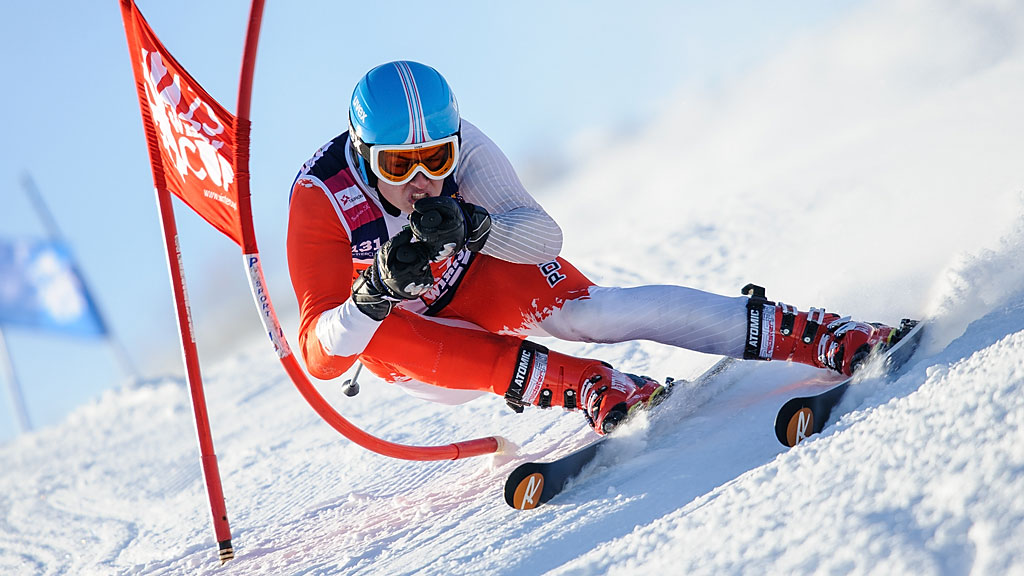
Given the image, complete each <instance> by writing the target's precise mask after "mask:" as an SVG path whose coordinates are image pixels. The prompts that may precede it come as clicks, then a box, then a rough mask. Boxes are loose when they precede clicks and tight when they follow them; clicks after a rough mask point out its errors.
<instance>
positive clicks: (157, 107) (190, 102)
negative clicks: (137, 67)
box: [142, 50, 237, 209]
mask: <svg viewBox="0 0 1024 576" xmlns="http://www.w3.org/2000/svg"><path fill="white" fill-rule="evenodd" d="M142 52H143V54H142V65H143V77H144V78H145V85H146V96H147V98H146V100H147V102H148V104H149V109H150V114H151V116H152V118H153V122H154V123H155V124H156V127H157V131H158V132H159V135H160V140H161V143H162V144H163V147H164V151H165V153H166V155H167V156H168V158H169V160H170V162H171V164H172V165H173V167H174V168H175V169H176V170H177V172H178V174H180V175H181V177H182V178H185V177H188V176H189V175H191V177H194V178H195V179H197V180H199V181H202V182H206V183H209V184H210V185H211V187H214V188H219V189H221V190H223V191H224V192H227V191H228V189H229V187H230V186H231V184H232V183H233V182H234V180H235V173H234V169H233V168H232V163H231V158H232V156H233V155H234V150H233V146H232V145H231V138H232V135H231V134H230V133H228V131H227V129H226V126H225V124H224V122H223V121H222V120H221V119H220V118H218V117H217V113H216V112H215V111H214V109H213V107H212V106H211V105H210V104H209V103H207V102H204V101H203V100H202V98H201V97H200V96H199V95H198V94H197V93H196V92H195V91H194V90H193V89H192V87H190V86H188V84H183V83H182V79H181V77H180V76H178V75H177V74H173V75H172V74H171V72H170V71H169V70H168V69H167V67H166V65H165V64H164V61H163V57H162V56H161V55H160V53H159V52H156V51H147V50H143V51H142ZM215 104H216V103H215ZM204 195H205V196H206V197H207V198H212V199H214V200H217V201H219V202H222V203H224V204H227V205H228V206H230V207H231V208H235V209H237V205H236V203H235V201H234V200H233V199H232V198H231V197H229V196H227V195H224V194H218V193H216V192H211V191H204Z"/></svg>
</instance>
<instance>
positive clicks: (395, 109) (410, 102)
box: [348, 60, 460, 187]
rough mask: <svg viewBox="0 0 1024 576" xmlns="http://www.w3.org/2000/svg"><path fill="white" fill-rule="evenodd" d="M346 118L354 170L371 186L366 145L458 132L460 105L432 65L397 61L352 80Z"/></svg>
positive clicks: (374, 179)
mask: <svg viewBox="0 0 1024 576" xmlns="http://www.w3.org/2000/svg"><path fill="white" fill-rule="evenodd" d="M348 121H349V136H350V138H351V140H352V145H353V147H354V148H355V151H356V153H357V157H358V162H359V167H358V168H359V173H360V175H361V176H362V178H363V181H364V182H366V184H367V185H369V186H371V187H375V186H376V185H377V177H376V176H375V175H374V174H373V173H372V172H371V171H370V146H373V145H375V144H420V143H423V142H430V141H431V140H439V139H441V138H446V137H448V136H452V135H455V134H459V128H460V119H459V104H458V102H456V101H455V94H453V93H452V89H451V87H450V86H448V82H447V81H446V80H445V79H444V76H441V74H440V73H439V72H438V71H437V70H434V69H433V68H431V67H430V66H426V65H424V64H420V63H418V62H411V61H408V60H399V61H396V62H388V63H387V64H381V65H380V66H377V67H376V68H374V69H373V70H370V71H369V72H367V73H366V75H365V76H363V78H362V79H361V80H360V81H359V83H358V84H356V88H355V90H353V92H352V99H351V101H350V102H349V110H348Z"/></svg>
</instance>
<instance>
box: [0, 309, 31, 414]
mask: <svg viewBox="0 0 1024 576" xmlns="http://www.w3.org/2000/svg"><path fill="white" fill-rule="evenodd" d="M0 360H2V361H3V365H4V376H5V378H6V379H7V390H8V392H9V393H10V396H11V408H12V409H13V410H14V414H15V416H17V418H18V428H19V431H20V432H28V431H29V430H31V429H32V422H31V421H30V420H29V418H28V410H27V409H26V408H25V397H24V396H22V394H21V386H20V385H19V384H18V375H17V374H16V373H15V372H14V362H12V361H11V353H10V350H9V349H8V348H7V339H6V338H4V331H3V329H0Z"/></svg>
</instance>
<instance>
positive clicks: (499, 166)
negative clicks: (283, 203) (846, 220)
mask: <svg viewBox="0 0 1024 576" xmlns="http://www.w3.org/2000/svg"><path fill="white" fill-rule="evenodd" d="M561 243H562V234H561V229H560V228H559V227H558V225H557V224H556V223H555V221H554V220H553V219H552V218H551V216H549V215H548V214H547V213H546V212H545V211H544V209H543V208H541V206H540V205H539V204H538V203H537V202H536V200H534V198H533V197H531V196H530V195H529V193H527V191H526V190H525V189H524V188H523V185H522V184H521V183H520V181H519V178H518V177H517V175H516V173H515V170H514V169H513V168H512V166H511V164H510V163H509V161H508V160H507V159H506V157H505V156H504V154H503V153H502V152H501V150H500V149H499V148H498V147H497V146H496V145H495V144H494V143H493V142H492V141H491V140H490V139H488V138H487V136H485V135H484V133H483V132H481V131H480V130H479V129H478V128H477V127H476V126H474V125H473V124H470V123H469V122H468V121H467V120H465V119H462V118H461V117H460V115H459V109H458V104H457V103H456V100H455V96H454V94H453V93H452V90H451V88H450V87H449V85H448V83H447V82H446V81H445V79H444V78H443V77H442V76H441V74H440V73H438V72H437V71H436V70H434V69H433V68H431V67H429V66H425V65H423V64H419V63H416V62H410V61H398V62H390V63H387V64H383V65H381V66H378V67H376V68H374V69H372V70H370V71H369V72H368V73H367V74H366V75H365V76H364V77H363V78H362V79H361V80H360V81H359V83H358V84H357V85H356V87H355V90H354V92H353V94H352V98H351V100H350V102H349V130H348V131H346V132H344V133H342V134H340V135H339V136H337V137H336V138H334V139H333V140H331V141H330V142H328V143H327V144H325V145H324V146H323V147H321V148H320V149H319V150H318V151H317V152H316V153H315V154H314V156H313V157H312V158H311V159H310V160H309V161H307V162H306V164H305V165H304V166H303V167H302V169H301V170H300V172H299V174H298V176H297V177H296V179H295V181H294V183H293V186H292V191H291V199H290V209H289V221H288V239H287V245H288V246H287V251H288V264H289V271H290V275H291V280H292V284H293V287H294V289H295V294H296V298H297V299H298V304H299V310H300V327H299V343H300V348H301V351H302V355H303V358H304V359H305V361H306V366H307V368H308V369H309V372H310V373H311V374H312V375H313V376H315V377H317V378H320V379H332V378H336V377H338V376H340V375H341V374H342V373H344V372H345V371H346V370H347V369H348V368H349V367H351V366H352V365H353V363H354V362H355V361H356V360H359V361H361V362H362V363H363V366H365V367H366V368H367V369H368V370H370V371H372V372H373V373H374V374H376V375H377V376H379V377H381V378H384V379H385V380H387V381H390V382H395V383H397V384H399V385H402V386H404V387H405V388H406V389H407V390H408V391H410V392H411V393H413V394H415V395H419V396H421V397H425V398H429V399H431V400H434V401H440V402H447V403H458V402H463V401H466V400H468V399H471V398H473V397H476V396H478V395H479V394H481V393H484V392H492V393H495V394H500V395H503V396H504V397H505V399H506V401H507V403H508V404H509V406H510V407H512V409H514V410H515V411H517V412H522V411H523V408H524V407H525V406H530V405H533V406H540V407H542V408H547V407H550V406H561V407H564V408H566V409H569V410H577V409H578V410H581V411H582V412H583V414H584V416H585V417H586V418H587V421H588V422H589V424H590V425H591V426H592V427H593V429H594V430H595V431H596V432H597V433H598V434H604V433H607V432H608V431H610V430H611V429H613V428H614V427H615V426H616V425H617V424H618V423H619V422H620V421H622V420H623V419H624V418H625V417H626V416H627V415H628V414H629V412H630V411H632V410H634V409H636V408H641V407H646V406H649V405H651V404H652V403H654V402H656V401H657V398H658V395H659V394H660V393H661V392H662V391H663V390H664V387H663V386H662V385H661V384H659V383H658V382H656V381H654V380H652V379H651V378H648V377H645V376H636V375H632V374H626V373H623V372H620V371H619V370H617V369H615V368H613V367H612V366H610V365H609V364H607V363H605V362H602V361H600V360H595V359H589V358H577V357H574V356H570V355H567V354H563V353H560V352H556V351H554V350H549V349H547V348H545V347H543V346H540V345H538V344H536V343H534V342H531V341H530V340H527V339H525V338H526V337H527V335H530V334H534V335H547V336H553V337H556V338H559V339H563V340H568V341H577V342H602V343H612V342H622V341H627V340H638V339H643V340H652V341H655V342H661V343H664V344H669V345H673V346H679V347H682V348H686V349H690V350H696V351H699V352H705V353H710V354H717V355H723V356H730V357H735V358H746V359H759V360H778V359H782V360H791V361H795V362H800V363H803V364H810V365H812V366H816V367H819V368H827V369H831V370H834V371H836V372H840V373H843V374H847V375H849V374H851V373H852V371H853V370H854V368H855V367H856V366H857V365H858V364H859V363H860V362H861V361H862V360H863V359H864V358H865V357H866V356H867V355H868V354H869V353H870V352H871V351H873V350H875V349H876V348H880V347H885V346H887V345H888V344H889V340H890V339H891V336H892V335H893V334H894V333H895V331H894V330H893V329H892V328H890V327H888V326H883V325H880V324H867V323H862V322H854V321H851V320H850V319H849V318H840V317H839V316H838V315H836V314H826V313H825V311H824V310H815V309H811V310H810V311H809V312H799V311H797V310H796V308H793V307H791V306H787V305H785V304H781V303H780V304H775V303H773V302H770V301H768V300H767V299H766V298H765V297H764V292H763V290H759V289H754V290H752V291H751V292H750V294H748V296H739V297H726V296H720V295H715V294H710V293H707V292H702V291H699V290H695V289H692V288H686V287H681V286H670V285H660V286H639V287H633V288H614V287H599V286H596V285H595V284H594V283H593V282H591V281H590V280H588V279H587V277H586V276H584V275H583V273H581V272H580V271H579V270H577V269H576V268H575V267H573V265H572V264H570V263H569V262H567V261H566V260H564V259H563V258H560V257H559V255H558V254H559V251H560V249H561ZM755 288H756V287H755Z"/></svg>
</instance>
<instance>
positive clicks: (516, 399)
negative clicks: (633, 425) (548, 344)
mask: <svg viewBox="0 0 1024 576" xmlns="http://www.w3.org/2000/svg"><path fill="white" fill-rule="evenodd" d="M664 391H665V387H664V386H662V385H661V384H658V383H657V382H655V381H654V380H651V379H650V378H647V377H644V376H634V375H632V374H624V373H622V372H619V371H618V370H615V369H614V368H612V367H611V366H609V365H608V364H605V363H604V362H600V361H598V360H591V359H585V358H576V357H574V356H567V355H565V354H560V353H558V352H552V351H549V350H548V349H547V348H544V347H543V346H539V345H537V344H534V343H532V342H528V341H524V342H523V344H522V346H521V347H520V348H519V356H518V360H517V362H516V371H515V373H514V375H513V377H512V382H511V383H510V384H509V388H508V391H507V392H505V401H506V402H507V403H508V405H509V406H511V407H512V409H513V410H515V411H516V412H522V411H523V407H524V406H531V405H532V406H540V407H541V408H550V407H551V406H562V407H563V408H565V409H567V410H577V409H582V410H583V414H584V416H585V417H586V418H587V422H588V423H590V426H591V427H592V428H593V429H594V431H595V432H597V433H598V434H607V433H608V432H611V431H612V430H613V429H614V428H615V427H616V426H618V425H619V424H620V423H621V422H622V421H623V420H625V419H626V418H627V417H628V416H629V415H630V414H631V413H632V412H633V411H634V410H637V409H639V408H646V407H648V406H652V405H654V404H657V403H658V402H660V401H661V400H663V399H664V397H663V396H662V393H663V392H664Z"/></svg>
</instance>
